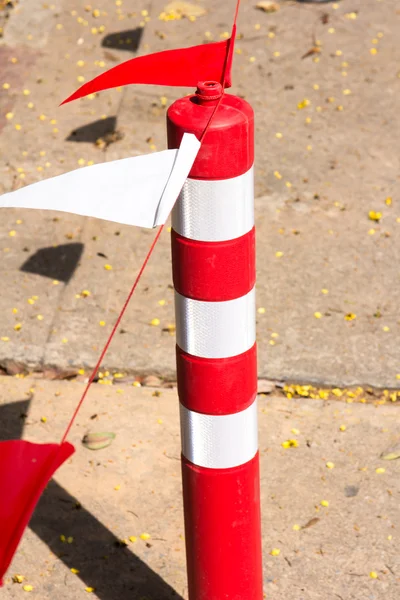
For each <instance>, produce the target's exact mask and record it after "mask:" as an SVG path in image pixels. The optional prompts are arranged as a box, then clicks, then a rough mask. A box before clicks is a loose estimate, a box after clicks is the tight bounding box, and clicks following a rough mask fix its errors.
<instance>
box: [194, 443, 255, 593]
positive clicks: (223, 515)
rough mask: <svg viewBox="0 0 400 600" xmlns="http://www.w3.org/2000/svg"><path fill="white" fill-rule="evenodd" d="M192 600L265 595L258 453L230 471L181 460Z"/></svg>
mask: <svg viewBox="0 0 400 600" xmlns="http://www.w3.org/2000/svg"><path fill="white" fill-rule="evenodd" d="M182 479H183V497H184V503H185V534H186V535H185V540H186V555H187V569H188V582H189V598H190V600H221V599H222V598H230V599H232V600H233V599H234V598H238V599H239V598H240V599H243V600H244V599H246V600H259V599H260V598H262V596H263V590H262V564H261V537H260V529H261V519H260V490H259V454H258V452H257V454H256V455H255V457H254V458H253V459H252V460H250V461H249V462H247V463H245V464H244V465H240V466H239V467H233V468H231V469H206V468H204V467H196V466H195V465H193V464H192V463H191V462H189V461H188V460H187V459H185V457H184V456H182Z"/></svg>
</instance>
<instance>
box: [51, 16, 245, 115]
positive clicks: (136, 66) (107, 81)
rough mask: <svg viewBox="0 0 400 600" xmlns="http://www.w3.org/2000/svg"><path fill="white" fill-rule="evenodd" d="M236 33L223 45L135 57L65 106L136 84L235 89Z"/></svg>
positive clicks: (83, 88)
mask: <svg viewBox="0 0 400 600" xmlns="http://www.w3.org/2000/svg"><path fill="white" fill-rule="evenodd" d="M235 30H236V27H235V26H234V30H233V32H232V37H231V38H229V40H224V41H223V42H213V43H211V44H201V45H200V46H191V47H190V48H177V49H174V50H164V51H162V52H156V53H154V54H147V55H145V56H138V57H136V58H131V59H130V60H127V61H125V62H123V63H121V64H120V65H117V66H115V67H113V68H112V69H109V70H108V71H105V73H102V74H101V75H99V76H98V77H95V78H94V79H92V80H91V81H88V82H87V83H85V84H83V85H82V86H81V87H80V88H79V89H78V90H77V91H76V92H74V93H73V94H72V95H71V96H69V98H67V99H66V100H64V102H62V104H66V103H67V102H71V101H72V100H77V99H78V98H83V97H84V96H88V95H89V94H94V93H95V92H101V91H102V90H108V89H111V88H115V87H119V86H123V85H129V84H132V83H144V84H152V85H171V86H180V87H196V86H197V84H198V83H199V81H218V82H220V83H221V84H225V85H224V87H231V85H232V78H231V67H232V54H233V45H234V39H235V36H234V32H235Z"/></svg>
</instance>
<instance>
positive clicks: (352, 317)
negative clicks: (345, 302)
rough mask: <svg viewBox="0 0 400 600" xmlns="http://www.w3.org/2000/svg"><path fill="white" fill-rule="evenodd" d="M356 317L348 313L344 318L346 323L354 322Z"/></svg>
mask: <svg viewBox="0 0 400 600" xmlns="http://www.w3.org/2000/svg"><path fill="white" fill-rule="evenodd" d="M356 317H357V315H355V314H354V313H348V314H347V315H345V317H344V318H345V320H346V321H353V320H354V319H355V318H356Z"/></svg>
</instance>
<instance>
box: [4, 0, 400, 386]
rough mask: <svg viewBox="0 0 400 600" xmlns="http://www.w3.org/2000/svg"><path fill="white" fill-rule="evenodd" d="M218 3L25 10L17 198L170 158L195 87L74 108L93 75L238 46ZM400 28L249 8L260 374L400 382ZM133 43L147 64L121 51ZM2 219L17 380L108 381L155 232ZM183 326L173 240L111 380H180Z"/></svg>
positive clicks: (351, 10)
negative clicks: (180, 108) (184, 52)
mask: <svg viewBox="0 0 400 600" xmlns="http://www.w3.org/2000/svg"><path fill="white" fill-rule="evenodd" d="M203 4H204V6H205V8H206V9H207V11H208V14H207V15H206V16H204V17H201V18H198V19H197V20H195V21H193V22H190V21H188V20H187V19H182V20H172V21H168V22H164V21H160V20H159V19H158V16H159V14H160V13H161V12H162V10H163V8H164V5H163V3H161V2H160V1H159V0H158V1H157V2H154V3H152V4H151V5H150V4H146V3H145V2H144V3H143V5H142V6H140V7H135V10H133V9H132V7H131V6H130V5H128V4H127V3H124V4H122V5H121V4H117V5H116V6H113V7H112V8H110V5H109V3H107V2H104V1H102V2H97V3H96V7H94V6H93V7H91V10H89V9H87V10H86V9H84V8H83V7H78V8H76V7H75V6H74V5H73V4H71V2H70V1H69V0H58V1H57V2H55V3H53V4H43V3H42V2H39V1H37V0H26V1H25V2H24V3H18V4H16V5H15V7H14V8H13V9H10V11H9V12H10V17H9V19H8V20H7V21H6V23H5V25H4V34H3V38H2V39H1V40H0V55H1V57H2V58H1V61H0V62H1V67H0V80H1V84H2V87H1V88H0V91H1V98H0V130H1V134H0V148H1V155H2V158H1V161H2V162H1V178H0V191H2V192H5V191H8V190H10V189H14V188H15V187H16V186H19V185H25V184H29V183H32V182H34V181H37V180H38V179H41V178H43V177H50V176H53V175H57V174H59V173H62V172H66V171H68V170H71V169H74V168H79V166H80V165H82V164H87V163H88V161H94V162H96V163H97V162H101V161H104V160H114V159H117V158H123V157H126V156H129V155H132V154H135V153H143V152H149V151H152V150H154V149H157V150H159V149H163V148H164V147H165V126H164V121H165V108H164V107H163V106H162V104H163V102H162V101H161V99H160V98H161V96H166V98H167V103H169V102H172V101H173V100H174V98H177V97H179V96H180V95H182V93H187V92H188V91H189V90H186V89H182V90H181V89H173V88H161V87H155V88H153V87H143V86H137V87H131V88H127V89H123V90H120V91H117V90H110V91H106V92H102V93H101V94H98V95H96V97H94V98H92V99H85V100H82V101H79V102H76V103H72V104H71V105H68V106H65V107H62V108H58V104H59V102H60V101H61V100H62V99H64V98H65V97H66V96H68V95H69V94H70V93H71V91H72V90H74V89H75V88H76V87H77V86H79V85H80V83H81V81H82V78H85V80H88V79H90V78H91V77H93V76H94V75H95V74H97V73H99V72H100V71H101V70H104V69H105V68H109V67H111V66H113V65H114V64H117V63H118V62H119V61H122V60H126V59H127V58H129V57H131V56H134V55H135V53H136V54H142V53H147V52H153V51H157V50H161V49H165V48H172V47H178V46H185V45H190V44H194V43H202V42H204V41H207V40H210V39H221V37H223V36H224V35H225V32H226V31H229V23H230V21H231V16H232V14H231V13H232V10H231V9H232V7H231V6H229V5H227V4H226V3H225V4H220V5H211V4H210V5H208V4H207V3H203ZM96 11H98V12H96ZM94 15H97V16H94ZM399 19H400V16H399V14H398V8H397V3H396V2H395V0H386V1H385V2H371V3H370V5H368V6H366V4H365V2H361V0H354V1H353V2H352V3H349V2H348V1H347V0H343V1H342V2H340V3H337V4H335V3H334V4H327V5H325V6H321V7H318V6H315V5H314V6H312V5H305V4H299V3H291V2H282V3H281V7H280V10H279V11H277V12H275V13H272V14H271V13H268V14H267V13H263V12H261V11H259V10H256V9H255V6H254V4H253V3H251V2H243V6H242V8H241V14H240V19H239V33H240V36H239V38H240V39H239V40H238V42H237V49H236V51H237V53H236V54H235V62H234V82H235V85H234V87H233V88H232V92H233V93H237V94H241V95H244V96H245V97H246V98H247V99H248V100H249V101H250V102H251V103H252V105H253V106H254V109H255V112H256V122H257V132H256V171H255V173H256V193H257V200H256V225H257V252H258V259H257V261H258V262H257V268H258V281H257V306H258V309H259V310H260V312H259V313H258V315H257V319H258V322H257V332H258V333H257V336H258V343H259V374H260V377H267V378H270V379H277V380H286V381H300V382H314V383H317V384H327V385H354V384H369V385H373V386H377V387H382V388H385V387H387V388H398V387H399V385H400V384H399V381H400V380H399V378H398V377H396V375H400V356H399V350H398V343H397V339H398V331H399V326H400V325H399V320H398V315H397V304H398V303H397V297H398V291H399V289H398V288H399V278H398V273H397V263H398V257H399V241H398V228H399V226H400V225H399V222H400V212H399V204H398V202H399V201H398V190H399V179H398V169H399V160H398V152H397V146H396V139H397V133H398V132H397V130H398V118H397V109H396V103H395V98H396V93H397V92H396V90H397V88H398V86H399V85H400V79H399V77H398V64H399V59H400V56H399V52H400V51H399V46H398V44H397V43H396V39H397V37H398V30H399V26H400V25H399ZM118 32H120V35H119V38H118V35H117V34H118ZM126 32H128V33H126ZM114 34H115V35H114ZM110 36H111V38H110ZM110 39H111V40H114V41H111V42H110ZM127 39H128V40H131V41H130V42H129V43H128V47H129V48H130V49H131V50H132V51H128V50H121V49H120V48H122V47H125V46H126V40H127ZM107 40H108V42H110V43H111V46H110V45H108V46H107V44H106V42H107ZM135 40H136V41H135ZM129 44H131V46H130V45H129ZM305 55H307V56H306V57H305ZM302 57H305V58H302ZM78 79H79V81H78ZM10 115H12V116H10ZM7 116H8V118H7ZM103 117H105V118H103ZM104 123H106V125H104ZM115 131H117V132H119V134H118V135H115ZM73 132H75V134H74V133H73ZM113 132H114V133H113ZM97 136H98V137H97ZM99 138H100V141H99V143H98V144H97V145H96V144H95V143H93V142H94V141H96V140H98V139H99ZM120 138H122V139H120ZM75 139H76V140H79V141H71V140H75ZM85 140H86V141H85ZM113 140H116V141H114V142H113ZM86 193H87V192H86ZM111 201H112V199H111ZM370 211H375V213H381V215H382V216H381V218H380V219H379V221H372V220H371V219H370V218H369V213H370ZM2 217H3V219H2V226H1V230H0V236H1V252H2V261H1V266H0V268H1V275H2V283H3V293H2V294H1V298H0V310H1V314H2V315H3V320H2V326H1V332H0V334H1V335H0V338H1V340H2V341H1V342H0V365H2V367H3V368H5V369H8V365H9V364H10V363H12V362H13V361H14V362H15V361H17V362H19V363H20V364H21V369H22V368H23V367H24V368H25V369H26V370H28V371H29V370H42V371H43V370H45V369H47V368H49V367H56V368H58V369H61V370H64V371H65V370H67V371H68V370H70V369H73V370H75V371H77V370H78V369H79V368H82V367H83V368H88V367H93V366H94V364H95V362H96V359H97V357H98V355H99V353H100V350H101V348H102V347H103V345H104V343H105V341H106V338H107V334H108V332H109V331H110V330H111V327H112V325H113V323H114V322H115V319H116V317H117V314H118V311H119V309H120V307H121V306H122V303H123V301H124V299H125V297H126V296H127V294H128V291H129V289H130V286H131V285H132V283H133V280H134V278H135V275H136V273H137V270H138V268H139V266H140V264H141V262H142V261H143V259H144V256H145V254H146V251H147V249H148V247H149V245H150V242H151V240H152V239H153V236H154V232H152V231H148V230H140V229H136V228H128V227H123V226H119V225H116V224H114V223H109V222H101V221H97V220H95V219H85V218H81V217H77V216H74V215H69V214H65V213H48V212H44V211H43V212H31V211H21V210H18V211H14V210H6V209H3V210H2ZM20 221H21V222H20ZM13 232H15V233H13ZM55 245H58V246H59V248H58V249H57V248H56V249H55V248H54V246H55ZM282 253H283V254H282ZM106 264H109V265H111V266H112V270H106V269H105V265H106ZM54 281H58V282H59V283H58V284H55V283H54ZM83 290H88V291H89V292H90V296H88V297H82V296H81V292H82V291H83ZM33 297H37V299H33V303H31V304H29V301H32V298H33ZM14 309H17V310H18V312H17V313H16V312H15V311H14V312H13V310H14ZM38 315H40V317H39V319H38ZM41 317H43V318H41ZM154 318H157V319H159V320H160V325H159V326H151V325H150V322H151V321H152V320H153V319H154ZM100 323H105V325H100ZM173 324H174V313H173V292H172V289H171V265H170V249H169V235H168V232H167V231H164V232H163V234H162V236H161V239H160V242H159V244H158V246H157V248H156V250H155V253H154V255H153V257H152V259H151V261H150V263H149V265H148V267H147V270H146V272H145V274H144V276H143V279H142V282H141V284H140V286H139V288H138V290H137V292H136V294H135V296H134V298H133V301H132V303H131V306H130V308H129V310H128V312H127V314H126V317H125V319H124V322H123V325H122V327H121V333H119V334H118V336H117V337H116V338H115V340H114V342H113V344H112V346H111V349H110V351H109V353H108V355H107V357H106V359H105V361H104V365H103V366H104V368H105V369H109V370H117V371H123V372H125V373H131V374H133V375H137V376H143V375H146V374H158V375H160V376H162V377H164V378H168V379H173V378H174V376H175V375H174V374H175V363H174V336H173ZM16 325H17V329H18V325H21V328H20V329H18V330H15V329H14V328H15V326H16ZM168 327H170V330H171V331H172V334H171V333H169V331H168ZM122 331H123V333H122ZM5 340H6V341H5ZM13 368H14V369H15V365H14V367H13Z"/></svg>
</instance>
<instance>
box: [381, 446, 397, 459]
mask: <svg viewBox="0 0 400 600" xmlns="http://www.w3.org/2000/svg"><path fill="white" fill-rule="evenodd" d="M381 458H383V460H396V458H400V444H397V446H392V447H391V448H388V449H387V450H385V452H382V454H381Z"/></svg>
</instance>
